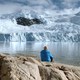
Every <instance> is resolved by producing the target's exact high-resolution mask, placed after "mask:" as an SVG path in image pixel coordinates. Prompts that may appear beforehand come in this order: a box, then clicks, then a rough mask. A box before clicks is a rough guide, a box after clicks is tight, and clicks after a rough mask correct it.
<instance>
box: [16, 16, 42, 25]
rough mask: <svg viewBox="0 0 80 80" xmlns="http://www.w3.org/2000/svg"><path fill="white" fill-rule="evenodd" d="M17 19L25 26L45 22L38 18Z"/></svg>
mask: <svg viewBox="0 0 80 80" xmlns="http://www.w3.org/2000/svg"><path fill="white" fill-rule="evenodd" d="M16 21H17V24H19V25H23V26H31V25H33V24H42V23H43V22H42V21H40V20H39V19H37V18H34V19H28V18H25V17H18V18H16Z"/></svg>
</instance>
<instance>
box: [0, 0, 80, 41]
mask: <svg viewBox="0 0 80 80" xmlns="http://www.w3.org/2000/svg"><path fill="white" fill-rule="evenodd" d="M25 1H28V3H29V4H28V5H21V4H18V5H19V7H16V6H15V7H14V9H13V10H14V11H12V10H11V12H7V13H5V14H0V34H1V35H0V36H1V38H0V41H1V40H3V41H11V42H12V41H17V42H20V41H21V42H26V41H58V42H59V41H66V42H67V41H80V39H79V36H80V25H77V24H75V23H72V22H71V21H70V19H71V18H72V17H74V16H75V14H76V13H78V12H80V8H77V9H65V10H63V11H62V10H60V11H59V10H55V6H53V5H52V3H51V1H49V0H43V1H42V2H40V1H39V0H34V1H32V2H29V0H25ZM22 2H23V1H22ZM37 3H38V4H37ZM44 3H45V5H47V7H46V6H43V4H44ZM34 4H35V5H34ZM15 5H16V4H15ZM49 5H50V7H48V6H49ZM0 6H2V5H0ZM6 6H7V5H5V7H6ZM12 8H13V7H12ZM0 9H1V8H0ZM3 12H4V11H3ZM21 16H24V17H25V18H30V19H33V18H38V19H40V20H41V21H43V23H44V24H35V25H31V26H22V25H18V24H17V23H16V18H17V17H21ZM75 17H76V16H75ZM64 18H65V19H66V20H65V22H59V21H58V22H56V21H57V20H58V19H60V20H63V19H64ZM5 34H8V38H7V37H6V35H5Z"/></svg>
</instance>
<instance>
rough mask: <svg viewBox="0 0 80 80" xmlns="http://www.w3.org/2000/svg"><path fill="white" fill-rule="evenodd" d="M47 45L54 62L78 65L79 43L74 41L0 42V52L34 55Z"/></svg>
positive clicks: (79, 56)
mask: <svg viewBox="0 0 80 80" xmlns="http://www.w3.org/2000/svg"><path fill="white" fill-rule="evenodd" d="M45 45H47V46H48V49H49V50H50V51H51V53H52V54H53V56H54V61H55V62H60V63H65V64H70V65H76V66H80V43H76V42H9V43H8V42H0V53H6V54H7V53H9V54H26V55H36V56H38V57H39V58H40V51H41V50H42V49H43V47H44V46H45Z"/></svg>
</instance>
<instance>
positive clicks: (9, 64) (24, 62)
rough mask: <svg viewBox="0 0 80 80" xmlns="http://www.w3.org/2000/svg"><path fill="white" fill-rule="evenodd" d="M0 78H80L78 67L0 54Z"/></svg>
mask: <svg viewBox="0 0 80 80" xmlns="http://www.w3.org/2000/svg"><path fill="white" fill-rule="evenodd" d="M0 80H80V67H76V66H75V67H74V66H70V65H64V64H60V63H55V62H51V63H48V62H40V61H38V60H36V59H35V58H32V57H29V56H27V57H25V56H11V55H5V54H0Z"/></svg>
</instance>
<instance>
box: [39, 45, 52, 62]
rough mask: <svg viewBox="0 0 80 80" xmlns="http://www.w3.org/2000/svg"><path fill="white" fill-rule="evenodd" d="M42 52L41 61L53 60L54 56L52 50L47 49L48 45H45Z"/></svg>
mask: <svg viewBox="0 0 80 80" xmlns="http://www.w3.org/2000/svg"><path fill="white" fill-rule="evenodd" d="M40 53H41V54H40V56H41V61H47V62H52V60H53V56H52V54H51V53H50V51H49V50H47V47H46V46H45V47H44V50H42V51H41V52H40Z"/></svg>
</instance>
